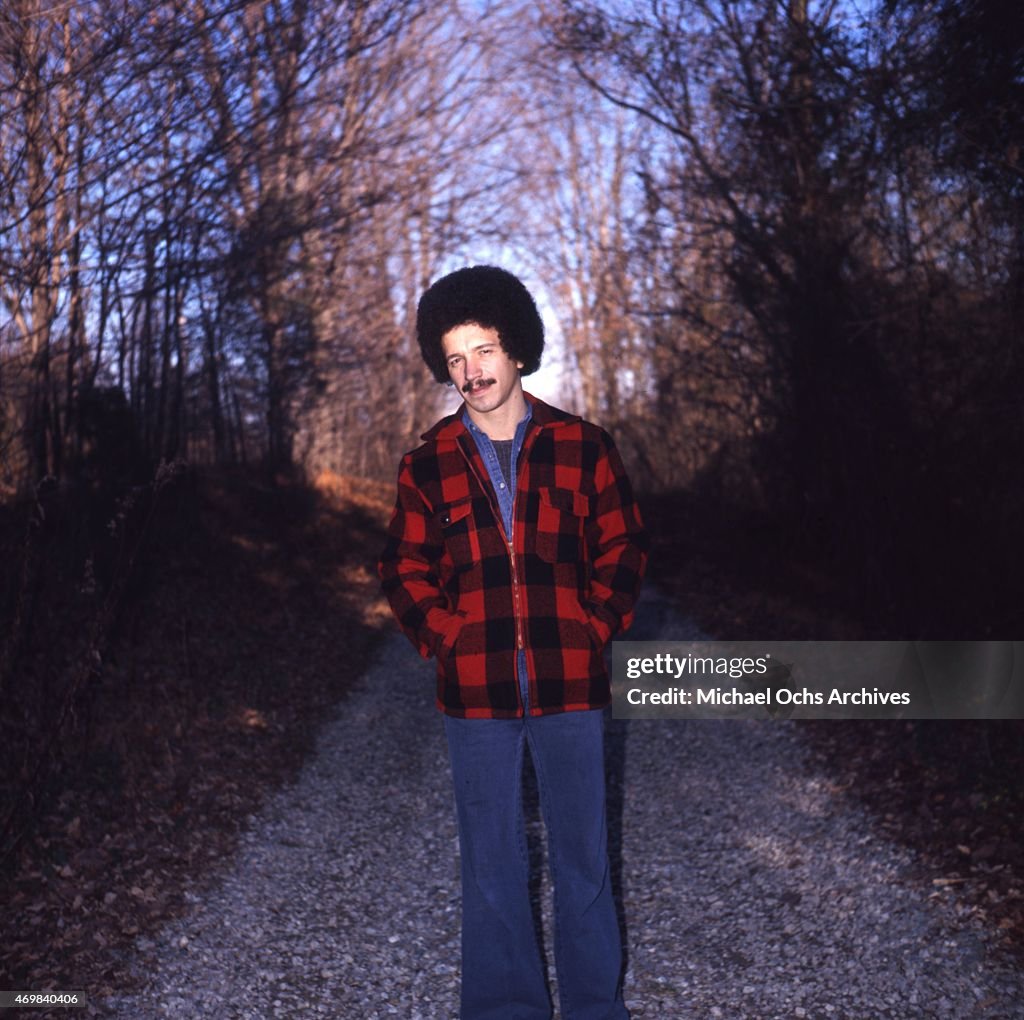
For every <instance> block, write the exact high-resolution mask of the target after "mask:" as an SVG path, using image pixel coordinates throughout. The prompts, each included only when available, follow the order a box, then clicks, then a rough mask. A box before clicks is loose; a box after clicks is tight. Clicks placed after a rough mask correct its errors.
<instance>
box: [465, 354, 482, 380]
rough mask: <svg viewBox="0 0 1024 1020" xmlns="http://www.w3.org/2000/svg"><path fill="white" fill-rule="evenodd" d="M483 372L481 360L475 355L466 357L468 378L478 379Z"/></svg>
mask: <svg viewBox="0 0 1024 1020" xmlns="http://www.w3.org/2000/svg"><path fill="white" fill-rule="evenodd" d="M482 371H483V369H482V368H481V367H480V359H479V358H478V357H477V356H476V355H475V354H468V355H467V356H466V378H467V379H476V378H477V377H478V376H479V375H480V374H481V372H482Z"/></svg>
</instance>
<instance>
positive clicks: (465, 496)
mask: <svg viewBox="0 0 1024 1020" xmlns="http://www.w3.org/2000/svg"><path fill="white" fill-rule="evenodd" d="M416 330H417V339H418V340H419V344H420V350H421V351H422V353H423V358H424V360H425V361H426V363H427V365H428V366H429V367H430V369H431V371H432V372H433V374H434V376H435V378H436V379H437V380H438V381H439V382H450V383H452V384H454V385H455V386H457V387H458V388H459V390H460V392H461V393H462V395H463V397H464V398H465V402H464V403H463V405H462V407H461V408H460V409H459V410H458V411H457V412H456V413H455V414H453V415H450V416H449V417H446V418H444V419H442V420H441V421H439V422H438V423H437V424H436V425H435V426H434V427H433V428H432V429H430V431H429V432H427V433H426V434H425V435H424V436H423V437H422V438H423V440H424V443H423V445H422V446H420V447H418V448H417V449H415V450H413V451H412V452H411V453H408V454H406V455H405V457H404V458H403V459H402V463H401V467H400V469H399V476H398V498H397V502H396V505H395V511H394V515H393V517H392V520H391V525H390V529H389V536H388V541H387V545H386V547H385V550H384V553H383V555H382V557H381V562H380V575H381V579H382V582H383V589H384V591H385V593H386V594H387V596H388V599H389V601H390V603H391V607H392V609H393V611H394V613H395V616H396V617H397V619H398V622H399V624H400V625H401V627H402V629H403V630H404V631H405V633H406V634H407V635H408V636H409V638H410V639H411V640H412V642H413V643H414V644H415V645H416V647H417V649H418V650H419V652H420V654H421V655H423V656H424V657H429V656H431V655H434V656H436V657H437V664H438V670H437V675H438V683H437V704H438V707H439V708H440V709H441V711H442V712H443V713H444V722H445V730H446V735H447V739H448V748H449V754H450V758H451V765H452V777H453V780H454V785H455V802H456V813H457V816H458V826H459V847H460V856H461V870H462V995H461V1017H462V1020H513V1018H516V1020H548V1018H550V1016H551V1002H550V997H549V995H548V992H547V988H546V985H545V981H544V970H543V966H542V963H541V957H540V951H539V949H538V946H537V942H536V939H535V936H534V927H533V918H532V915H531V909H530V900H529V892H528V863H527V858H526V851H525V837H524V831H523V818H522V795H521V773H522V763H523V751H524V747H525V746H528V747H529V749H530V754H531V756H532V759H533V764H534V769H535V772H536V775H537V781H538V786H539V790H540V799H541V808H542V812H543V816H544V823H545V826H546V828H547V833H548V848H549V859H550V865H551V873H552V879H553V884H554V893H555V928H556V930H555V958H556V966H557V968H558V980H559V995H560V1001H561V1008H562V1016H563V1017H564V1020H598V1018H600V1020H621V1018H628V1016H629V1014H628V1012H627V1011H626V1008H625V1005H624V1004H623V1001H622V993H621V970H622V950H621V944H620V938H619V930H618V924H617V920H616V914H615V906H614V901H613V899H612V890H611V885H610V882H609V868H608V852H607V826H606V821H605V802H604V801H605V791H604V762H603V753H604V752H603V743H602V739H603V738H602V734H603V713H602V712H601V711H600V710H601V709H602V708H604V707H605V706H606V705H607V704H608V702H609V699H610V694H609V681H608V675H607V671H606V667H605V663H604V657H603V655H602V652H603V649H604V647H605V645H606V644H607V643H608V641H609V640H610V638H611V637H612V635H613V634H615V633H616V632H618V631H620V630H624V629H625V628H626V627H627V626H629V624H630V622H631V621H632V615H633V606H634V603H635V601H636V598H637V595H638V593H639V588H640V581H641V577H642V574H643V570H644V566H645V562H646V549H647V545H646V538H645V535H644V531H643V527H642V524H641V521H640V515H639V513H638V511H637V507H636V504H635V503H634V500H633V494H632V490H631V489H630V485H629V481H628V479H627V478H626V474H625V471H624V469H623V466H622V462H621V460H620V458H619V455H618V453H617V452H616V450H615V447H614V445H613V444H612V441H611V439H610V438H609V437H608V435H607V434H606V433H605V432H603V431H602V430H601V429H599V428H597V427H596V426H595V425H592V424H590V423H589V422H585V421H583V420H581V419H580V418H578V417H576V416H575V415H571V414H567V413H566V412H564V411H560V410H557V409H556V408H553V407H549V406H548V405H547V404H545V403H544V402H543V401H541V400H538V399H537V398H535V397H533V396H530V395H529V394H528V393H525V392H524V391H523V387H522V382H521V377H522V376H524V375H528V374H529V373H530V372H533V371H534V370H536V369H537V367H538V366H539V365H540V358H541V352H542V350H543V347H544V328H543V325H542V324H541V321H540V316H539V315H538V314H537V308H536V305H535V304H534V301H533V298H532V297H531V296H530V294H529V292H528V291H527V290H526V288H525V287H524V286H523V284H522V283H521V282H520V281H519V280H518V279H516V277H515V276H513V275H512V274H511V273H508V272H506V271H504V270H502V269H498V268H496V267H494V266H473V267H469V268H466V269H461V270H459V271H457V272H455V273H452V274H451V275H449V276H446V277H444V278H443V279H441V280H438V281H437V282H436V283H434V284H433V286H431V287H430V288H429V289H428V290H427V291H426V293H424V295H423V296H422V298H421V299H420V303H419V308H418V313H417V321H416Z"/></svg>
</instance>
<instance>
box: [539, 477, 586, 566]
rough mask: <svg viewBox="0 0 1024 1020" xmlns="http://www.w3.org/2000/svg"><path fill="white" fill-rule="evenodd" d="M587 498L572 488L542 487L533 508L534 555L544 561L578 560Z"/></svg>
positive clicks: (581, 558)
mask: <svg viewBox="0 0 1024 1020" xmlns="http://www.w3.org/2000/svg"><path fill="white" fill-rule="evenodd" d="M589 516H590V500H589V499H588V498H587V497H586V496H584V495H583V493H581V492H576V491H575V490H573V489H555V488H543V489H541V490H540V502H539V504H538V509H537V555H538V556H540V558H541V559H542V560H546V561H547V562H548V563H580V562H582V561H583V559H584V548H583V542H584V528H585V526H586V523H587V518H588V517H589Z"/></svg>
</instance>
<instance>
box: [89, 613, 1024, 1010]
mask: <svg viewBox="0 0 1024 1020" xmlns="http://www.w3.org/2000/svg"><path fill="white" fill-rule="evenodd" d="M693 633H694V631H693V628H692V627H691V626H690V625H689V624H688V623H687V622H686V621H685V620H682V619H680V618H679V617H678V616H677V615H676V614H675V613H674V612H673V611H672V609H671V607H670V606H669V605H668V603H666V602H664V601H662V600H660V599H658V598H656V597H653V596H648V597H647V598H646V599H645V601H644V604H643V613H642V615H641V618H640V621H639V623H638V628H637V630H636V631H635V632H634V633H633V635H631V636H633V637H636V638H638V639H641V638H646V639H650V638H653V637H656V636H657V637H660V638H662V639H670V638H672V639H682V638H687V637H690V636H693ZM432 674H433V666H432V664H429V663H424V662H422V661H421V660H419V659H418V658H417V656H416V655H415V653H414V652H413V650H412V649H411V647H409V646H408V645H407V644H406V642H405V641H404V640H403V639H402V638H400V637H398V636H397V635H396V636H395V637H394V638H392V639H389V640H388V641H387V642H386V643H385V645H384V646H383V648H382V650H381V652H380V655H379V656H378V658H377V659H376V661H375V663H374V665H373V666H372V668H371V669H369V670H368V671H367V672H366V674H365V675H364V676H363V677H362V679H361V680H360V681H359V683H358V684H357V685H356V688H355V689H354V690H353V692H352V694H351V696H350V697H349V698H348V699H347V700H346V701H345V702H344V704H343V705H342V706H341V708H340V709H339V710H338V713H337V715H336V717H335V718H333V719H331V720H330V721H329V722H328V723H327V724H326V725H325V728H324V731H323V733H322V736H321V739H320V742H319V745H318V748H317V751H316V754H315V755H314V757H313V758H312V759H311V760H310V762H309V764H308V765H307V766H306V767H305V769H304V770H303V772H302V773H301V775H300V777H299V779H298V781H297V782H296V783H295V784H294V785H292V786H290V787H288V788H287V789H284V790H282V791H280V792H279V793H278V794H276V795H275V796H274V797H273V798H272V799H271V800H269V801H268V802H267V804H266V806H265V808H264V809H263V810H262V811H261V813H260V814H259V816H258V817H254V818H253V819H252V820H251V824H250V826H249V829H248V831H247V833H246V834H245V836H244V838H243V839H242V841H241V845H240V849H239V851H238V852H237V854H236V855H235V856H234V857H233V858H232V859H231V860H227V861H224V862H223V875H222V879H221V881H220V882H219V884H218V885H216V887H215V889H214V891H213V892H212V893H211V894H208V895H206V896H205V897H204V898H203V899H202V900H201V901H200V900H198V899H197V900H195V901H194V903H193V907H192V910H191V912H190V914H189V915H188V916H187V917H185V918H183V919H182V920H180V921H176V922H174V923H173V924H171V925H169V926H168V927H166V928H165V929H163V930H162V931H161V932H160V933H159V934H158V936H157V937H155V938H153V939H144V940H140V941H139V942H138V943H137V945H136V949H135V954H136V955H135V959H134V961H133V969H134V970H135V971H136V972H137V973H138V974H139V975H142V976H144V981H143V985H142V990H141V991H140V992H138V993H137V994H132V995H130V996H128V995H126V996H121V997H114V998H111V999H109V1000H107V1001H106V1002H95V1003H94V1005H95V1006H96V1007H97V1009H96V1013H95V1015H98V1016H110V1017H124V1018H131V1020H137V1018H139V1017H188V1018H190V1020H192V1018H200V1017H210V1018H214V1017H216V1018H218V1020H223V1018H243V1017H253V1018H256V1017H259V1018H264V1017H300V1016H310V1017H317V1016H325V1017H337V1018H344V1020H348V1018H360V1020H364V1018H365V1020H370V1018H376V1017H390V1016H398V1017H403V1018H410V1020H415V1018H430V1020H435V1018H448V1017H452V1016H454V1015H455V1004H456V1002H457V980H458V930H459V928H458V925H459V900H458V871H457V866H458V853H457V842H456V834H455V826H454V820H453V812H452V805H451V795H450V790H449V782H450V781H449V777H448V772H447V761H446V753H445V747H444V741H443V735H442V729H441V725H440V718H439V716H438V715H437V713H436V710H435V709H434V707H433V693H432V690H433V680H432ZM809 762H810V759H809V757H808V756H807V755H806V753H805V751H804V749H803V747H802V745H801V743H800V741H799V738H798V734H797V731H796V729H795V728H794V727H793V726H792V725H791V724H787V723H759V722H717V721H709V722H700V723H692V722H691V723H684V722H678V721H665V722H660V721H658V722H630V723H628V724H627V723H621V722H612V723H611V724H610V726H609V777H610V803H611V816H612V848H613V857H614V860H613V864H614V867H615V870H616V873H617V875H618V879H619V886H620V889H621V901H622V907H623V920H624V924H625V928H626V934H627V941H628V947H629V969H628V973H627V975H626V1001H627V1004H628V1005H629V1006H630V1008H631V1010H632V1013H633V1016H634V1018H635V1020H640V1018H645V1020H677V1018H680V1020H681V1018H693V1020H705V1018H708V1017H724V1018H730V1020H731V1018H735V1020H754V1018H763V1020H776V1018H790V1017H794V1018H795V1017H809V1018H815V1020H817V1018H823V1017H831V1018H847V1020H882V1018H907V1020H920V1018H947V1017H948V1018H951V1020H952V1018H956V1020H963V1018H969V1017H978V1018H986V1020H1010V1018H1012V1017H1024V1007H1022V1006H1021V1005H1020V1004H1021V1003H1024V975H1022V974H1021V973H1020V971H1019V970H1018V969H1016V967H1015V966H1014V964H1013V963H1012V962H1011V961H1010V960H1008V959H1005V958H1003V957H1001V956H1000V955H999V954H998V953H997V952H996V951H995V950H994V949H992V948H991V946H992V943H991V942H990V940H989V938H988V935H987V933H986V932H984V931H982V930H980V929H977V928H975V927H972V926H971V922H970V921H969V920H968V917H967V912H966V911H964V910H962V909H959V908H958V904H957V901H956V899H955V898H953V897H951V896H943V897H942V898H935V897H934V896H933V895H932V893H933V890H932V889H931V888H926V887H924V886H923V885H922V884H921V883H920V881H919V880H918V879H916V878H915V877H914V872H913V863H914V862H913V858H912V856H911V853H910V851H908V850H906V849H904V848H902V847H897V846H895V845H893V844H892V843H890V842H888V841H887V840H886V839H884V838H883V837H882V836H880V835H879V834H877V833H876V832H874V831H873V830H872V825H871V821H870V819H869V818H868V817H867V815H866V814H865V813H864V811H863V809H862V808H860V807H859V806H858V805H856V804H855V803H854V802H853V801H852V800H850V799H847V798H844V797H842V796H841V795H838V794H837V793H836V792H835V791H834V789H833V788H832V787H831V786H830V784H829V783H828V781H827V780H826V778H825V777H824V776H822V775H821V774H819V773H818V772H816V771H815V770H814V769H813V768H812V767H811V765H810V764H809ZM540 895H541V896H542V898H544V899H545V901H546V895H547V890H546V885H544V886H542V888H541V890H540ZM545 913H547V911H546V910H545ZM545 928H546V931H547V933H550V919H549V918H548V919H547V921H546V923H545Z"/></svg>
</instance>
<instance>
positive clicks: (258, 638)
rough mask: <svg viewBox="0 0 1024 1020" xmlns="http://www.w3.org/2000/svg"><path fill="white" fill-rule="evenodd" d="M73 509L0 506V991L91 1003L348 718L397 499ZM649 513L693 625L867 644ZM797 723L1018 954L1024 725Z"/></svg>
mask: <svg viewBox="0 0 1024 1020" xmlns="http://www.w3.org/2000/svg"><path fill="white" fill-rule="evenodd" d="M83 499H84V498H83V497H81V496H78V497H72V496H70V495H68V494H66V493H63V494H62V493H60V492H57V491H54V492H50V493H46V492H43V493H40V494H38V498H37V500H36V501H35V502H34V504H33V505H27V506H23V507H8V508H6V510H4V511H3V513H2V514H0V545H2V548H3V553H4V556H5V562H6V563H7V564H9V565H11V567H10V568H9V569H8V570H7V571H6V572H5V587H4V589H3V592H2V593H0V596H2V598H3V600H4V601H3V602H2V603H0V609H2V612H3V617H2V622H3V629H2V630H0V640H2V642H3V643H2V646H0V653H2V658H0V669H2V671H0V683H2V684H3V685H4V686H3V690H4V693H5V698H4V701H3V703H2V707H0V725H2V726H3V728H4V731H5V736H6V737H7V738H8V739H7V740H5V742H4V744H3V750H2V751H0V765H2V768H3V772H2V774H0V825H3V826H4V829H3V836H4V842H3V843H0V850H2V852H3V860H2V866H0V902H3V903H4V904H5V905H6V906H7V909H6V910H4V911H3V912H0V946H3V951H2V963H0V986H3V987H6V988H20V989H31V990H45V989H47V988H58V989H59V988H65V989H67V988H82V989H88V990H89V991H90V993H91V994H94V995H96V996H99V995H102V994H106V993H107V992H118V991H124V990H125V989H126V988H127V987H128V986H129V984H130V980H131V976H130V972H129V951H130V948H131V944H132V942H133V940H134V939H136V938H137V937H139V936H141V935H146V934H149V933H152V932H154V931H155V930H156V929H157V928H158V927H159V926H160V925H161V924H163V923H164V922H166V921H167V920H169V919H170V918H173V917H175V916H178V915H179V914H181V913H182V912H183V911H184V910H185V909H187V906H188V902H187V899H186V892H188V893H190V894H191V895H201V893H202V889H203V886H204V883H205V882H208V881H211V880H212V878H213V877H214V876H215V874H216V871H217V865H218V862H220V861H223V860H224V859H225V858H226V857H227V856H229V855H230V854H231V852H232V850H233V848H234V846H235V844H236V840H237V835H238V833H239V831H240V829H241V828H242V827H243V826H244V825H245V824H246V820H247V819H248V818H249V817H250V816H251V815H252V814H253V813H255V812H256V811H257V810H258V808H259V806H260V804H261V802H262V800H263V799H264V797H265V796H266V795H267V794H268V792H269V791H272V790H274V789H277V788H279V787H280V786H281V784H283V783H285V782H287V781H288V779H289V777H292V776H294V775H295V774H296V772H297V770H298V769H299V768H300V767H301V765H302V764H303V762H304V761H305V760H306V758H307V756H308V755H309V753H310V752H311V750H312V748H313V743H314V739H315V736H316V733H317V730H318V727H319V726H320V725H321V724H322V723H323V721H324V719H325V717H326V716H327V714H328V713H329V712H330V711H331V710H332V709H334V708H335V707H337V708H338V709H339V710H340V711H344V700H345V693H346V689H347V686H348V684H349V683H350V682H351V681H352V680H353V679H355V678H356V677H358V676H359V675H360V673H361V672H362V671H363V669H364V666H365V664H366V663H367V662H368V660H369V657H370V656H371V655H372V653H373V650H374V648H375V646H376V643H377V642H378V640H379V639H380V637H381V635H382V634H383V633H385V631H386V629H387V628H388V627H390V622H389V620H390V617H389V613H388V611H387V607H386V605H385V603H384V602H383V600H382V598H381V597H380V594H379V590H378V585H377V581H376V576H375V569H374V568H375V558H376V555H377V552H378V551H379V549H380V547H381V543H382V539H383V531H384V527H385V524H386V521H387V516H388V512H389V509H390V500H391V492H390V487H388V486H382V485H378V484H374V483H369V482H364V481H357V480H353V479H349V478H342V477H339V476H335V475H329V474H328V475H324V476H322V477H321V478H320V479H318V484H317V485H316V486H314V487H307V486H301V485H298V484H287V483H281V484H277V485H274V486H269V485H266V484H264V483H263V482H262V481H261V480H260V479H259V477H258V476H256V475H255V474H252V473H247V472H241V471H240V472H236V473H223V472H219V473H216V474H211V473H201V472H197V471H194V470H191V469H189V470H184V469H181V470H178V471H167V470H166V469H165V473H164V476H163V478H162V479H161V480H160V481H159V484H153V485H150V486H144V487H140V488H139V489H138V490H135V491H134V495H133V496H132V497H131V498H130V499H127V500H126V499H125V498H121V499H119V500H113V499H106V500H104V499H102V498H99V497H95V496H94V497H91V498H90V499H88V500H84V501H83ZM645 504H646V505H645V510H646V515H647V518H648V520H649V523H650V526H651V530H652V533H653V535H654V539H655V553H654V555H653V556H652V576H653V579H654V580H655V581H656V582H657V583H659V584H660V585H662V586H663V587H664V588H665V589H666V591H668V592H669V593H670V594H671V595H672V596H673V597H674V599H675V600H676V601H677V603H678V605H679V608H680V610H681V611H682V612H685V613H688V614H690V615H692V616H694V617H695V618H696V619H697V621H698V622H699V623H700V625H701V626H702V628H703V629H704V630H705V631H706V632H708V633H711V634H713V635H714V636H716V637H723V638H739V637H743V638H756V637H773V638H778V639H782V638H792V639H811V638H815V639H838V638H858V637H863V636H865V625H864V623H863V622H861V621H858V619H857V616H856V614H855V613H852V612H851V610H850V608H849V606H848V605H847V604H846V603H845V602H844V599H843V597H842V591H843V588H842V585H841V583H839V581H838V580H837V578H836V577H835V575H834V574H832V573H830V572H829V571H825V570H822V569H821V568H820V567H818V566H815V561H814V560H813V558H810V557H806V556H801V555H798V554H797V553H796V552H795V551H794V547H793V546H792V545H787V544H786V543H785V542H767V541H764V536H758V535H757V534H755V533H753V532H752V533H751V534H750V536H749V537H748V539H747V540H746V543H747V545H746V547H745V545H744V541H740V540H737V539H736V537H735V536H734V535H733V534H730V533H728V532H727V531H726V529H723V528H722V527H721V525H720V524H719V525H718V526H716V525H714V524H713V523H712V520H713V518H712V516H711V515H701V514H699V513H697V512H696V511H695V510H693V508H692V507H690V508H689V509H687V510H686V511H685V512H684V514H683V516H680V506H683V505H684V504H682V503H681V502H680V501H679V500H678V499H672V498H664V499H649V500H647V501H645ZM755 553H756V555H755ZM748 554H749V555H748ZM15 565H16V569H15ZM61 705H65V706H66V711H65V712H64V715H63V717H61V718H60V719H58V718H57V716H56V715H55V714H54V712H55V711H59V709H60V706H61ZM58 722H59V724H60V725H59V726H58V725H57V724H58ZM799 726H800V727H801V733H802V735H803V737H804V739H805V741H806V743H807V746H808V747H809V749H810V751H811V753H812V755H813V756H814V759H815V760H816V761H817V762H818V763H819V765H820V767H821V769H822V770H823V772H824V773H825V774H827V775H828V776H829V778H830V782H831V783H832V785H833V789H834V791H835V794H836V796H837V797H854V798H857V799H858V800H859V801H860V802H861V803H863V804H864V805H865V806H866V807H867V808H868V810H869V812H870V817H871V818H872V820H873V824H876V825H877V826H878V827H879V829H880V830H881V831H883V832H884V833H885V834H886V835H887V836H888V837H889V838H891V839H893V840H897V841H902V842H905V843H906V844H908V845H910V846H912V847H914V848H915V850H916V851H917V852H918V854H919V859H920V861H921V880H922V882H924V883H926V884H927V885H928V886H930V889H931V892H930V894H931V895H933V896H936V897H947V896H957V897H961V899H962V902H964V903H966V904H967V905H968V906H969V909H970V910H971V911H973V912H974V913H975V915H976V916H977V917H978V918H979V919H980V920H982V921H984V922H985V923H986V924H987V925H989V926H991V927H992V928H994V929H995V930H997V931H998V932H999V934H1000V936H1001V938H1002V940H1003V941H1004V943H1005V944H1006V945H1007V946H1008V947H1009V948H1011V949H1012V950H1014V951H1018V952H1019V951H1021V950H1022V947H1024V895H1022V889H1024V854H1022V846H1021V844H1022V828H1021V820H1022V816H1024V793H1022V790H1021V788H1020V782H1019V776H1020V775H1021V774H1024V724H1021V723H1019V722H1015V723H998V724H993V723H978V722H963V723H912V722H911V723H908V722H898V721H892V722H871V723H867V722H855V723H845V724H843V723H827V722H813V723H812V722H802V723H800V724H799Z"/></svg>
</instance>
